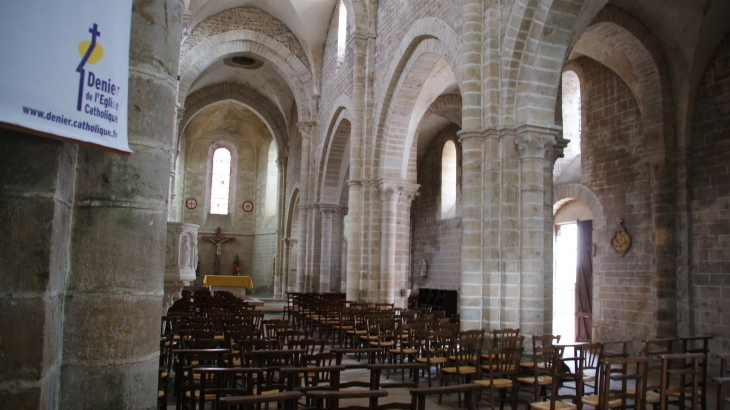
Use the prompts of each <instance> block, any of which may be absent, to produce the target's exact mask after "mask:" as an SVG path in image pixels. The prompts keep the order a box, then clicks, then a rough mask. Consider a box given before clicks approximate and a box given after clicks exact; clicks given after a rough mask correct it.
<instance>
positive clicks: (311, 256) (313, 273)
mask: <svg viewBox="0 0 730 410" xmlns="http://www.w3.org/2000/svg"><path fill="white" fill-rule="evenodd" d="M307 212H308V214H309V216H308V217H307V222H308V224H307V267H306V274H305V289H307V291H309V292H319V290H318V289H319V268H320V262H319V261H320V258H319V257H320V254H319V252H320V249H319V248H320V244H321V238H320V235H319V234H320V228H321V225H320V215H319V204H311V205H309V206H308V207H307Z"/></svg>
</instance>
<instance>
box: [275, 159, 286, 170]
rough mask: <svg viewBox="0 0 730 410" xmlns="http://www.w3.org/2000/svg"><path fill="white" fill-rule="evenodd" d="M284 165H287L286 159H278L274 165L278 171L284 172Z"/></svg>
mask: <svg viewBox="0 0 730 410" xmlns="http://www.w3.org/2000/svg"><path fill="white" fill-rule="evenodd" d="M286 163H287V158H286V157H280V158H279V159H277V160H276V165H277V166H278V167H279V170H280V171H285V170H286Z"/></svg>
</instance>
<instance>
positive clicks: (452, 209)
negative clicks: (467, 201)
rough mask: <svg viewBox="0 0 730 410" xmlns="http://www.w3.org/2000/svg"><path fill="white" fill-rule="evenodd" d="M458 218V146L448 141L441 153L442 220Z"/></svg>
mask: <svg viewBox="0 0 730 410" xmlns="http://www.w3.org/2000/svg"><path fill="white" fill-rule="evenodd" d="M455 216H456V145H455V144H454V141H451V140H449V141H446V144H444V150H443V152H442V153H441V219H449V218H453V217H455Z"/></svg>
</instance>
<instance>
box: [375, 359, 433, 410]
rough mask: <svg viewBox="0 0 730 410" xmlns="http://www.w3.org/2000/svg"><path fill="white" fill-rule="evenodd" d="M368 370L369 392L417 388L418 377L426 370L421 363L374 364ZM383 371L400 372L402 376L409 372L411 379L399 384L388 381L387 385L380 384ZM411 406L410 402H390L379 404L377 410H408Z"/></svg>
mask: <svg viewBox="0 0 730 410" xmlns="http://www.w3.org/2000/svg"><path fill="white" fill-rule="evenodd" d="M368 367H369V369H370V390H373V391H377V390H380V389H381V388H400V387H409V388H418V383H419V375H420V373H421V371H422V370H424V369H425V368H426V365H425V364H421V363H392V364H374V365H370V366H368ZM383 371H386V372H388V373H390V372H391V371H401V372H402V373H403V374H405V373H406V371H410V373H411V379H410V380H404V381H401V382H394V381H390V382H387V383H381V381H380V376H381V374H382V372H383ZM410 406H411V404H410V402H408V403H406V402H391V403H386V404H381V405H379V406H378V409H379V410H387V409H409V408H410Z"/></svg>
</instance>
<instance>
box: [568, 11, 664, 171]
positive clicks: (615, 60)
mask: <svg viewBox="0 0 730 410" xmlns="http://www.w3.org/2000/svg"><path fill="white" fill-rule="evenodd" d="M582 41H583V42H582ZM591 44H600V45H601V48H602V49H604V50H610V51H612V52H613V55H611V56H609V57H608V58H603V57H602V56H600V55H595V53H591V52H590V50H591V47H590V45H591ZM573 51H578V52H580V53H581V54H584V55H586V56H587V57H590V58H592V59H594V60H596V61H598V62H600V63H601V64H603V65H605V66H606V67H608V68H610V69H611V70H612V71H613V72H615V73H616V74H617V75H618V76H619V77H621V79H622V80H623V81H624V82H625V83H626V84H627V85H628V86H629V88H630V89H631V91H632V93H633V95H634V98H636V101H637V102H638V104H639V109H640V111H641V116H642V127H643V129H644V141H643V150H644V152H643V157H644V159H645V160H646V161H648V162H655V161H662V160H663V159H664V158H665V156H666V150H667V149H673V148H674V147H675V146H676V140H675V135H674V124H673V122H672V121H673V118H674V104H673V96H672V91H671V78H670V73H669V69H668V66H667V63H666V58H665V56H664V51H663V49H662V45H661V43H660V41H659V40H658V39H657V38H656V37H655V36H654V35H653V34H652V33H651V31H650V30H649V28H648V27H646V26H645V25H644V24H643V23H642V22H641V21H639V20H637V19H636V18H635V17H633V16H631V15H630V14H628V13H626V12H625V11H623V10H621V9H620V8H617V7H614V6H606V7H605V8H603V9H602V10H601V11H600V12H599V13H598V15H596V17H595V18H594V19H593V21H592V22H591V24H590V25H589V26H588V27H587V28H586V30H585V31H584V32H583V33H581V36H580V38H579V40H578V42H576V44H575V46H574V47H573Z"/></svg>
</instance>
